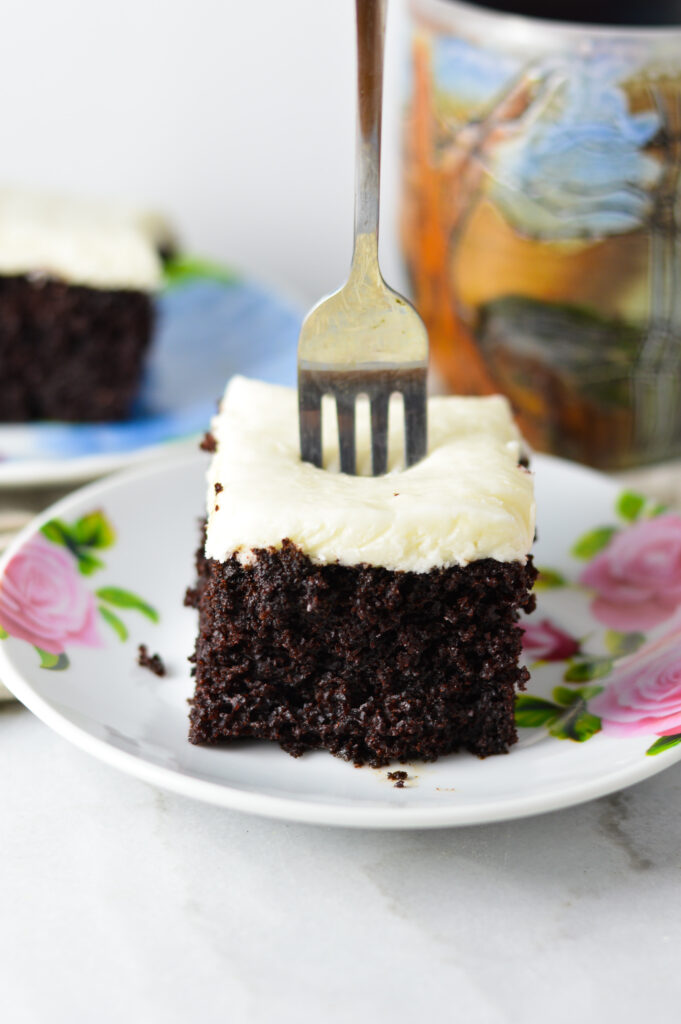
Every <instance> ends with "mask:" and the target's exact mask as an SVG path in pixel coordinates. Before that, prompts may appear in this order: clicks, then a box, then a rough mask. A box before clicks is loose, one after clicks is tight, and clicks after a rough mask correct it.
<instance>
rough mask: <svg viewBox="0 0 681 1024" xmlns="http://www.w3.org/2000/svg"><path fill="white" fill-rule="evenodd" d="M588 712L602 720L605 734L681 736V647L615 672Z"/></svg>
mask: <svg viewBox="0 0 681 1024" xmlns="http://www.w3.org/2000/svg"><path fill="white" fill-rule="evenodd" d="M589 711H592V712H593V713H594V714H595V715H598V716H599V717H600V719H601V721H602V725H603V730H604V731H606V732H610V733H613V734H615V735H617V736H625V737H626V736H641V735H648V736H650V735H651V734H655V735H657V736H672V735H675V734H676V733H679V732H681V645H679V644H678V643H677V644H676V645H675V646H673V647H671V648H670V647H667V648H666V650H663V651H661V652H659V651H658V653H656V654H654V656H652V657H651V656H648V657H647V658H639V659H637V661H636V662H632V663H630V664H629V665H627V666H623V667H622V668H621V669H619V671H618V670H615V674H614V675H613V676H612V682H611V683H610V685H609V686H608V688H607V689H606V690H604V692H603V693H601V694H599V695H598V696H597V697H596V698H594V700H592V701H590V703H589Z"/></svg>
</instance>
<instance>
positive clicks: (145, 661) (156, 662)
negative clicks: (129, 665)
mask: <svg viewBox="0 0 681 1024" xmlns="http://www.w3.org/2000/svg"><path fill="white" fill-rule="evenodd" d="M138 652H139V653H138V656H137V664H138V665H140V666H141V667H142V668H148V669H149V671H150V672H153V673H154V675H155V676H164V675H165V674H166V667H165V665H164V664H163V662H162V661H161V657H160V655H158V654H151V655H150V654H149V651H148V650H147V645H146V644H140V645H139V647H138Z"/></svg>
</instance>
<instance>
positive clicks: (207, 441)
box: [199, 430, 218, 452]
mask: <svg viewBox="0 0 681 1024" xmlns="http://www.w3.org/2000/svg"><path fill="white" fill-rule="evenodd" d="M217 447H218V443H217V441H216V440H215V438H214V437H213V435H212V434H211V432H210V430H207V431H206V433H205V434H204V435H203V439H202V441H201V444H200V445H199V448H200V449H201V451H202V452H214V451H216V450H217Z"/></svg>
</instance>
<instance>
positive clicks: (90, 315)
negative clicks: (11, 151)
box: [0, 189, 168, 422]
mask: <svg viewBox="0 0 681 1024" xmlns="http://www.w3.org/2000/svg"><path fill="white" fill-rule="evenodd" d="M160 232H161V228H160V227H159V221H158V218H146V217H145V216H144V215H141V214H132V213H130V212H126V211H124V210H123V209H122V208H120V207H117V206H111V207H108V206H105V205H103V204H101V203H96V202H93V201H89V200H76V199H65V198H63V197H55V196H49V195H39V194H34V193H30V192H24V191H20V190H13V189H0V366H2V373H1V374H0V421H4V422H12V421H14V422H21V421H26V420H36V419H52V420H67V421H68V420H70V421H78V420H100V421H103V420H115V419H121V418H123V417H124V416H126V415H127V413H128V412H129V410H130V406H131V404H132V402H133V400H134V398H135V395H136V393H137V390H138V388H139V385H140V381H141V377H142V370H143V364H144V356H145V353H146V350H147V348H148V346H149V342H150V339H151V334H152V329H153V321H154V316H153V304H152V298H153V293H154V292H155V290H156V289H157V288H158V287H159V286H160V283H161V258H160V255H159V247H160V246H161V244H166V240H167V237H168V235H167V231H166V232H165V234H161V233H160Z"/></svg>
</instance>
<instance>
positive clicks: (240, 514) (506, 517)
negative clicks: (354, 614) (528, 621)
mask: <svg viewBox="0 0 681 1024" xmlns="http://www.w3.org/2000/svg"><path fill="white" fill-rule="evenodd" d="M323 421H324V454H325V465H329V466H330V469H331V468H333V463H334V461H335V465H336V466H337V464H338V457H337V448H338V442H337V436H336V433H335V417H334V416H333V408H332V407H331V409H326V410H325V414H324V417H323ZM211 429H212V433H213V436H214V437H215V439H216V442H217V450H216V452H215V455H214V456H213V460H212V463H211V466H210V470H209V473H208V499H207V513H208V532H207V537H206V555H207V556H208V557H209V558H215V559H217V560H218V561H225V560H226V559H227V558H229V557H231V555H233V554H234V553H235V552H236V553H238V554H239V556H240V557H241V558H242V560H245V561H248V560H249V557H251V556H250V552H251V551H252V549H254V548H267V547H279V546H280V545H281V542H282V540H284V539H285V538H288V539H290V540H292V541H293V542H294V543H295V544H296V545H298V547H300V548H301V549H302V550H303V551H304V552H305V554H306V555H308V556H309V557H310V558H311V559H312V561H314V562H316V563H319V564H328V563H331V562H340V563H341V564H343V565H358V564H360V563H366V564H368V565H374V566H383V567H384V568H386V569H391V570H399V569H401V570H410V571H414V572H427V571H429V570H430V569H433V568H435V567H438V566H450V565H466V564H468V563H469V562H472V561H475V560H477V559H480V558H495V559H497V560H498V561H501V562H512V561H521V562H524V561H525V559H526V556H527V554H528V552H529V550H530V548H531V546H532V542H533V538H534V520H535V505H534V488H533V480H532V475H531V474H530V473H528V472H527V471H526V470H524V469H522V468H521V467H519V466H518V458H519V455H520V445H521V438H520V434H519V433H518V429H517V427H516V426H515V424H514V422H513V419H512V416H511V411H510V407H509V405H508V402H507V401H506V399H505V398H503V397H501V396H499V395H493V396H491V397H488V398H468V397H466V398H459V397H446V398H431V399H429V405H428V432H429V445H428V454H427V455H426V457H425V458H424V459H422V460H421V462H419V463H417V464H416V465H415V466H411V467H410V468H409V469H404V468H401V464H400V460H401V457H402V451H401V449H402V444H403V441H402V438H403V429H402V422H401V417H398V416H395V415H391V429H390V449H389V450H390V457H389V467H390V471H389V472H388V473H387V474H386V475H385V476H382V477H371V476H348V475H346V474H342V473H339V472H331V471H329V469H317V468H316V467H315V466H311V465H310V464H309V463H305V462H302V461H301V459H300V450H299V445H298V403H297V395H296V392H295V391H294V390H293V389H290V388H282V387H276V386H274V385H271V384H264V383H262V382H260V381H255V380H248V379H246V378H244V377H234V378H233V379H232V381H231V382H230V384H229V385H228V387H227V391H226V393H225V397H224V399H223V401H222V403H221V411H220V413H219V414H218V415H217V416H216V417H215V419H214V420H213V424H212V428H211ZM357 433H358V445H357V451H358V466H359V468H360V471H364V472H368V470H369V466H370V447H369V432H368V411H367V415H366V423H364V422H363V421H362V420H361V419H360V420H359V422H358V431H357ZM330 464H331V465H330ZM216 485H217V490H216Z"/></svg>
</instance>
